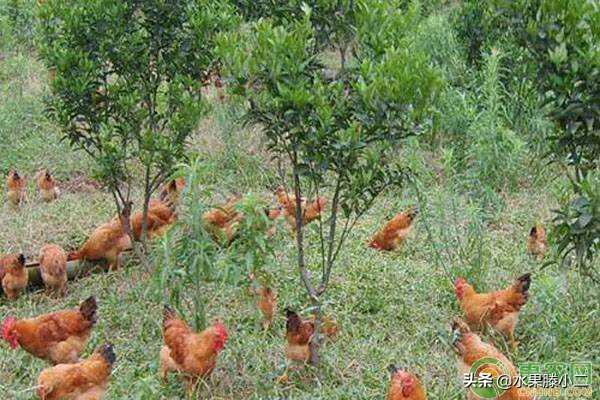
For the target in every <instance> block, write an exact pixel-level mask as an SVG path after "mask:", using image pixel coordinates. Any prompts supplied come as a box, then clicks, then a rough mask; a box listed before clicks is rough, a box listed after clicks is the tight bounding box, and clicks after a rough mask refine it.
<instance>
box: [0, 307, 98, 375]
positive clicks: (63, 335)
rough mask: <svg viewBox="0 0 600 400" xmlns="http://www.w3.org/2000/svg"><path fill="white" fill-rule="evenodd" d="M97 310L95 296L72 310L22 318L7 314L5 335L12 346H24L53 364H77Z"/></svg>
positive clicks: (5, 338) (3, 324)
mask: <svg viewBox="0 0 600 400" xmlns="http://www.w3.org/2000/svg"><path fill="white" fill-rule="evenodd" d="M96 309H97V305H96V299H95V298H94V297H90V298H88V299H87V300H85V301H83V302H82V303H81V305H80V306H79V307H77V308H75V309H72V310H65V311H58V312H54V313H50V314H44V315H40V316H39V317H35V318H28V319H20V320H17V319H15V318H13V317H8V318H6V319H5V320H4V322H3V323H2V338H3V339H4V340H6V341H7V342H8V343H9V345H10V347H11V348H13V349H15V348H17V347H18V346H21V347H22V348H23V350H25V351H27V352H28V353H30V354H32V355H33V356H35V357H38V358H41V359H43V360H47V361H49V362H51V363H52V364H63V363H74V362H77V361H79V355H80V354H81V352H82V351H83V350H84V348H85V345H86V343H87V341H88V338H89V337H90V333H91V330H92V327H93V326H94V324H95V323H96Z"/></svg>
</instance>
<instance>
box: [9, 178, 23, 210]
mask: <svg viewBox="0 0 600 400" xmlns="http://www.w3.org/2000/svg"><path fill="white" fill-rule="evenodd" d="M25 185H26V181H25V178H24V177H22V176H21V175H19V173H18V172H17V171H15V170H11V171H10V172H9V173H8V176H7V177H6V196H7V197H8V201H9V202H10V203H11V204H12V205H13V206H19V205H20V204H21V203H22V202H23V201H25Z"/></svg>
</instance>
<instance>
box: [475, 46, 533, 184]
mask: <svg viewBox="0 0 600 400" xmlns="http://www.w3.org/2000/svg"><path fill="white" fill-rule="evenodd" d="M500 58H501V54H500V53H499V52H495V51H492V52H491V53H490V54H488V55H486V56H485V57H484V63H485V64H484V68H483V70H482V71H481V74H480V77H479V79H480V82H481V87H480V88H479V89H478V90H477V92H476V94H475V99H476V102H477V106H478V108H479V111H478V114H477V116H476V119H475V121H473V123H472V124H471V126H470V127H469V129H468V132H467V135H468V136H469V141H470V146H469V150H468V151H467V159H468V166H469V170H470V173H469V176H470V178H471V179H472V181H473V184H474V187H477V186H479V185H481V184H483V185H482V186H487V187H490V188H492V189H493V190H495V191H502V190H506V189H514V188H515V187H516V185H517V182H518V178H519V177H520V176H521V174H520V172H521V170H522V162H523V159H524V157H525V142H524V141H523V140H522V139H521V138H520V137H519V136H518V135H517V134H516V133H515V132H514V131H513V130H511V129H510V128H509V127H508V125H507V123H506V122H505V119H504V118H505V117H506V108H505V106H504V99H503V92H502V84H501V82H500V70H499V66H500Z"/></svg>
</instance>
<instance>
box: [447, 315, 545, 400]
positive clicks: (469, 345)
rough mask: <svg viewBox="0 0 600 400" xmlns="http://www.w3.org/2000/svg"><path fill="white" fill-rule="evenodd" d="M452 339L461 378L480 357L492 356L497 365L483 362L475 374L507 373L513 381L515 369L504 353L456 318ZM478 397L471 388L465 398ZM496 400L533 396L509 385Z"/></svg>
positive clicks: (514, 399) (520, 398)
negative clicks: (497, 362)
mask: <svg viewBox="0 0 600 400" xmlns="http://www.w3.org/2000/svg"><path fill="white" fill-rule="evenodd" d="M452 332H453V340H452V345H453V346H454V347H455V349H456V351H457V353H458V369H459V371H460V373H461V379H462V377H463V376H465V374H469V373H470V372H471V367H472V366H473V364H474V363H475V362H477V361H479V360H481V359H482V358H487V357H489V358H492V359H495V360H497V361H499V364H498V365H494V364H484V365H482V367H480V368H478V370H477V372H476V374H477V375H476V376H480V375H479V374H481V373H483V372H486V373H489V374H490V375H491V376H493V377H498V376H499V375H509V376H510V377H511V378H512V380H513V382H514V380H516V379H517V376H518V375H517V369H516V368H515V366H514V365H513V363H511V362H510V360H509V359H508V358H506V356H505V355H504V354H502V353H501V352H500V351H499V350H498V349H496V347H494V346H493V345H491V344H489V343H485V342H484V341H482V340H481V338H480V337H479V336H478V335H477V334H475V333H473V332H471V329H470V328H469V326H468V325H467V324H466V323H465V322H464V321H462V320H461V319H459V318H457V319H455V320H454V321H453V323H452ZM478 399H480V397H479V396H477V395H476V394H475V393H473V392H472V391H471V390H469V392H468V393H467V400H478ZM496 399H497V400H533V397H532V396H530V395H528V394H527V393H526V391H524V390H521V389H519V388H518V387H516V386H512V387H510V388H509V389H508V390H507V391H505V392H504V393H502V394H501V395H500V396H499V397H497V398H496Z"/></svg>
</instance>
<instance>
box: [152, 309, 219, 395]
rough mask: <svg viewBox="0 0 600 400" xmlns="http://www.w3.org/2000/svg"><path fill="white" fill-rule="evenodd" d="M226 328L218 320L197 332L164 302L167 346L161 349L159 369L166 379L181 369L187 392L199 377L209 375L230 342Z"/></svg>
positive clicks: (164, 333) (192, 387)
mask: <svg viewBox="0 0 600 400" xmlns="http://www.w3.org/2000/svg"><path fill="white" fill-rule="evenodd" d="M227 336H228V333H227V329H226V328H225V326H224V325H223V324H222V323H220V322H216V323H215V324H213V325H212V326H210V327H208V328H206V329H205V330H203V331H202V332H198V333H196V332H194V331H193V330H192V329H191V328H190V327H189V326H188V325H187V324H186V323H185V322H184V321H183V320H182V319H181V318H178V317H177V315H176V313H175V311H174V310H173V309H172V308H171V307H169V306H168V305H165V309H164V315H163V338H164V343H165V344H164V346H163V347H162V349H161V351H160V372H161V376H162V378H163V379H166V378H167V375H168V373H169V372H180V373H182V374H183V375H182V377H183V379H184V380H185V381H186V383H187V390H188V392H192V391H193V390H194V388H195V386H196V384H197V382H198V379H200V378H204V377H207V376H209V375H210V374H211V373H212V371H213V370H214V368H215V366H216V363H217V357H218V356H219V353H220V352H221V350H223V347H224V346H225V343H226V342H227Z"/></svg>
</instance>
